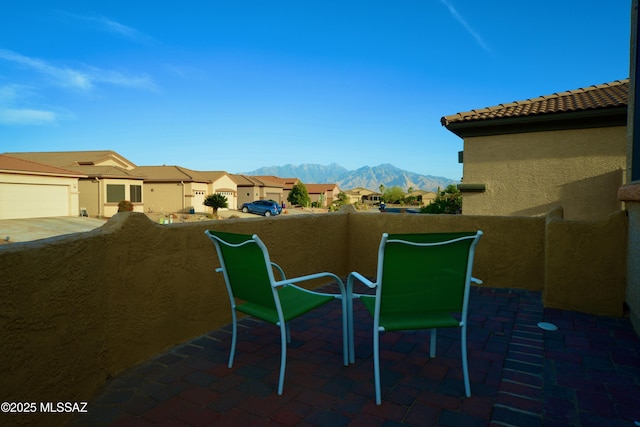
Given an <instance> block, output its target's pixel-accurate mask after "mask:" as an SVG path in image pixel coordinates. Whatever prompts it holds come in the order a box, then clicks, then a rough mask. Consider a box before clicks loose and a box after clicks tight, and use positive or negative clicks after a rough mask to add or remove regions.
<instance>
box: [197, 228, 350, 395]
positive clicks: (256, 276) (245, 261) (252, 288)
mask: <svg viewBox="0 0 640 427" xmlns="http://www.w3.org/2000/svg"><path fill="white" fill-rule="evenodd" d="M205 234H206V235H207V236H208V237H209V238H210V239H211V240H212V241H213V243H214V245H215V247H216V251H217V253H218V258H219V260H220V265H221V267H220V268H217V269H216V272H221V273H222V274H223V275H224V280H225V282H226V285H227V292H228V294H229V301H230V302H231V313H232V328H233V335H232V340H231V352H230V355H229V367H232V366H233V358H234V355H235V350H236V341H237V335H238V331H237V329H238V326H237V315H236V311H240V312H243V313H245V314H248V315H250V316H253V317H256V318H258V319H261V320H264V321H266V322H269V323H272V324H274V325H276V326H279V327H280V336H281V357H280V377H279V380H278V394H279V395H281V394H282V389H283V386H284V374H285V368H286V362H287V343H289V342H291V337H290V331H289V324H288V322H289V321H290V320H293V319H295V318H296V317H299V316H301V315H303V314H305V313H307V312H309V311H311V310H313V309H315V308H317V307H320V306H322V305H323V304H326V303H328V302H330V301H333V300H334V299H336V298H337V299H341V300H342V338H343V339H342V350H343V357H344V365H345V366H347V365H348V364H349V361H348V336H347V325H348V322H347V314H348V311H347V299H346V290H345V287H344V284H343V282H342V280H341V279H340V278H339V277H338V276H336V275H335V274H333V273H328V272H322V273H316V274H310V275H306V276H301V277H296V278H291V279H287V278H286V277H285V274H284V271H283V269H282V268H281V267H280V266H279V265H278V264H276V263H274V262H271V260H270V258H269V252H268V250H267V248H266V246H265V245H264V243H263V242H262V240H260V238H259V237H258V236H257V235H255V234H254V235H248V234H235V233H225V232H220V231H212V230H208V231H205ZM274 270H276V271H277V272H278V276H279V280H276V277H275V275H274ZM322 277H327V278H331V279H333V280H335V281H336V282H338V284H339V286H340V294H327V293H320V292H314V291H310V290H307V289H303V288H301V287H298V286H295V285H294V283H300V282H304V281H309V280H312V279H318V278H322Z"/></svg>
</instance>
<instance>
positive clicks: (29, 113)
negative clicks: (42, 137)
mask: <svg viewBox="0 0 640 427" xmlns="http://www.w3.org/2000/svg"><path fill="white" fill-rule="evenodd" d="M56 121H57V117H56V113H54V112H53V111H45V110H33V109H29V108H2V107H0V125H50V124H55V123H56Z"/></svg>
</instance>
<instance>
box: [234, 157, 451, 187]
mask: <svg viewBox="0 0 640 427" xmlns="http://www.w3.org/2000/svg"><path fill="white" fill-rule="evenodd" d="M241 174H243V175H254V176H278V177H281V178H298V179H299V180H300V181H302V182H303V183H305V184H333V183H335V184H338V187H340V189H341V190H350V189H353V188H357V187H362V188H367V189H369V190H372V191H379V190H380V185H384V186H385V187H387V188H389V187H393V186H396V185H397V186H398V187H401V188H402V189H403V190H407V189H408V188H409V187H412V188H413V189H414V190H425V191H437V190H438V188H441V189H444V188H446V187H447V186H448V185H450V184H458V183H459V181H456V180H453V179H449V178H445V177H441V176H432V175H421V174H418V173H414V172H408V171H405V170H402V169H400V168H397V167H395V166H393V165H390V164H382V165H378V166H363V167H361V168H359V169H356V170H348V169H346V168H344V167H342V166H340V165H338V164H336V163H332V164H330V165H318V164H302V165H292V164H288V165H284V166H268V167H262V168H259V169H256V170H254V171H251V172H241Z"/></svg>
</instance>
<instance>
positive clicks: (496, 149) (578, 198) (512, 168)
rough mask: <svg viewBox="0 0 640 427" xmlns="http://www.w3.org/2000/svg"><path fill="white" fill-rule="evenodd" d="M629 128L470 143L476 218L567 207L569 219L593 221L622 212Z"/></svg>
mask: <svg viewBox="0 0 640 427" xmlns="http://www.w3.org/2000/svg"><path fill="white" fill-rule="evenodd" d="M625 167H626V127H625V126H616V127H607V128H595V129H576V130H558V131H545V132H530V133H520V134H510V135H492V136H481V137H468V138H465V141H464V171H463V175H464V176H463V182H464V183H465V184H486V187H487V189H486V191H485V192H482V193H464V195H463V204H462V211H463V213H464V214H465V215H466V214H470V215H542V214H544V213H546V212H547V211H549V210H551V209H552V208H554V207H556V206H561V207H562V208H563V210H564V216H565V218H567V219H587V218H594V217H598V216H606V215H607V214H609V213H611V212H614V211H617V210H620V209H622V205H621V203H620V201H619V200H618V199H617V192H618V188H619V187H620V185H622V184H623V182H624V170H625Z"/></svg>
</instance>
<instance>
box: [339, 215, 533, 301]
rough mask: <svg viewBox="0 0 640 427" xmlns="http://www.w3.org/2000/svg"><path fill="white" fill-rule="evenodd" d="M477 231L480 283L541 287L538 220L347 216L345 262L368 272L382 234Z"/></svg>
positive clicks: (373, 268) (371, 271) (476, 271)
mask: <svg viewBox="0 0 640 427" xmlns="http://www.w3.org/2000/svg"><path fill="white" fill-rule="evenodd" d="M469 230H482V231H483V233H484V235H483V236H482V238H481V240H480V243H479V244H478V247H477V249H476V256H475V265H474V270H473V274H474V276H475V277H477V278H479V279H481V280H483V282H484V284H485V286H490V287H497V288H507V287H509V288H525V289H533V290H542V288H543V286H544V218H535V217H486V216H484V217H483V216H472V215H415V214H394V213H384V214H380V215H375V214H368V213H363V214H358V215H353V216H352V217H351V218H350V222H349V247H350V248H351V261H350V265H351V268H352V269H353V270H357V271H360V272H362V273H363V274H366V275H370V276H374V275H375V272H376V265H377V256H378V246H379V244H380V236H381V235H382V233H383V232H388V233H432V232H446V231H469Z"/></svg>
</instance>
